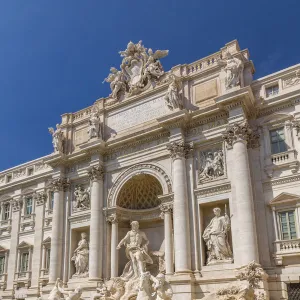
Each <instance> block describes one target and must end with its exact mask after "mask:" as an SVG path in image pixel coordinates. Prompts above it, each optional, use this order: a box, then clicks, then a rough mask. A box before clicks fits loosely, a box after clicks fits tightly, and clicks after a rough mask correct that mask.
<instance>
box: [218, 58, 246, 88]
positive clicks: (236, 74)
mask: <svg viewBox="0 0 300 300" xmlns="http://www.w3.org/2000/svg"><path fill="white" fill-rule="evenodd" d="M218 64H219V65H221V66H222V67H223V70H224V71H225V73H226V77H225V87H226V89H227V90H228V89H231V88H233V87H236V86H240V85H241V76H242V71H243V68H244V66H243V63H242V61H241V60H240V59H238V58H236V57H233V56H232V55H231V53H229V52H227V53H226V55H225V59H224V60H223V59H221V60H218Z"/></svg>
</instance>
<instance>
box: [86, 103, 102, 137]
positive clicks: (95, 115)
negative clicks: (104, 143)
mask: <svg viewBox="0 0 300 300" xmlns="http://www.w3.org/2000/svg"><path fill="white" fill-rule="evenodd" d="M88 135H89V140H90V139H92V138H100V139H102V133H101V124H100V118H99V111H98V108H97V106H93V108H92V112H91V116H90V119H89V128H88Z"/></svg>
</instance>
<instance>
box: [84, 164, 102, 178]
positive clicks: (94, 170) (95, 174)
mask: <svg viewBox="0 0 300 300" xmlns="http://www.w3.org/2000/svg"><path fill="white" fill-rule="evenodd" d="M88 176H89V178H90V180H91V181H97V180H103V178H104V168H103V166H93V167H91V168H90V169H89V171H88Z"/></svg>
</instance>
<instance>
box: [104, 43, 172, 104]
mask: <svg viewBox="0 0 300 300" xmlns="http://www.w3.org/2000/svg"><path fill="white" fill-rule="evenodd" d="M168 53H169V50H157V51H155V52H153V50H152V49H148V51H147V48H145V47H144V46H143V45H142V41H139V42H138V43H137V44H134V43H133V42H131V41H130V42H129V43H128V45H127V48H126V49H125V50H124V51H120V52H119V54H120V56H121V57H122V63H121V66H120V67H121V71H118V70H117V69H115V68H111V69H110V71H111V74H110V75H109V76H108V77H107V78H106V79H105V80H104V81H106V82H110V87H111V90H112V93H111V95H110V97H111V98H113V99H116V100H120V93H121V92H128V95H129V96H131V95H136V94H138V93H140V92H142V91H143V90H144V89H146V88H148V87H150V83H151V82H152V81H154V82H156V81H158V80H159V78H160V77H161V76H162V75H163V74H164V70H163V67H162V65H161V63H160V60H159V59H160V58H163V57H165V56H167V55H168Z"/></svg>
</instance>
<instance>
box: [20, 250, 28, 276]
mask: <svg viewBox="0 0 300 300" xmlns="http://www.w3.org/2000/svg"><path fill="white" fill-rule="evenodd" d="M28 266H29V252H23V253H22V254H21V261H20V272H21V273H22V272H26V271H28Z"/></svg>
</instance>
